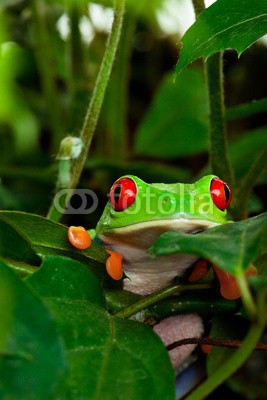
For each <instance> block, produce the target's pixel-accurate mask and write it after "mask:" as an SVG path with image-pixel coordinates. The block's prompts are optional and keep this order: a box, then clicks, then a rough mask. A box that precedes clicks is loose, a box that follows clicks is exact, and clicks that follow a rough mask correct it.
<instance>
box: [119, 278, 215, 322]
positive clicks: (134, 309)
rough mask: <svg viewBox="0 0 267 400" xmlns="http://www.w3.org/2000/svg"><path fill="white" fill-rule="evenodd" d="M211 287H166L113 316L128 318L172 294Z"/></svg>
mask: <svg viewBox="0 0 267 400" xmlns="http://www.w3.org/2000/svg"><path fill="white" fill-rule="evenodd" d="M212 287H213V285H211V284H209V283H196V284H190V285H182V284H174V285H171V286H168V287H166V288H163V289H162V290H159V291H158V292H155V293H152V294H150V295H148V296H145V297H144V298H142V299H141V300H139V301H137V302H136V303H134V304H132V305H130V306H129V307H126V308H125V309H123V310H121V311H119V312H117V313H116V314H115V316H116V317H120V318H129V317H131V316H132V315H135V314H136V313H138V312H139V311H141V310H143V309H144V308H147V307H148V306H150V305H152V304H155V303H157V302H159V301H160V300H163V299H165V298H167V297H169V296H171V295H173V294H176V293H178V292H185V291H188V290H199V289H201V290H202V289H210V288H212Z"/></svg>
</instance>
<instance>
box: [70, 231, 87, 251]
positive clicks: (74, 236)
mask: <svg viewBox="0 0 267 400" xmlns="http://www.w3.org/2000/svg"><path fill="white" fill-rule="evenodd" d="M68 239H69V242H70V243H71V244H72V246H74V247H76V248H77V249H80V250H85V249H88V247H90V246H91V243H92V239H91V236H90V235H89V233H88V232H87V230H86V229H85V228H83V227H82V226H70V227H69V229H68Z"/></svg>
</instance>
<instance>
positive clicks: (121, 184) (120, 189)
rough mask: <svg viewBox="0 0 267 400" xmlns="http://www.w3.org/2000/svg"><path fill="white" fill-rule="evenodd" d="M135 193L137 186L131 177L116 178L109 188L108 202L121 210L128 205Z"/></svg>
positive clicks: (133, 198)
mask: <svg viewBox="0 0 267 400" xmlns="http://www.w3.org/2000/svg"><path fill="white" fill-rule="evenodd" d="M136 193H137V187H136V184H135V183H134V181H133V180H132V179H131V178H121V179H119V180H117V181H116V182H115V183H114V184H113V186H112V187H111V189H110V202H111V205H112V207H113V208H114V210H116V211H123V210H126V208H128V207H130V206H131V205H132V204H133V202H134V200H135V198H136Z"/></svg>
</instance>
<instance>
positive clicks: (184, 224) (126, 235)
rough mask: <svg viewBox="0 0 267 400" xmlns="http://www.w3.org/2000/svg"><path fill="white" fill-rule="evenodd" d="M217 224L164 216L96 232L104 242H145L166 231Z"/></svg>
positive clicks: (188, 230) (190, 230)
mask: <svg viewBox="0 0 267 400" xmlns="http://www.w3.org/2000/svg"><path fill="white" fill-rule="evenodd" d="M216 225H219V224H218V223H217V222H214V221H208V220H204V219H199V218H195V219H194V218H192V219H188V218H172V219H168V218H164V219H157V220H153V221H143V222H137V223H134V224H132V225H127V226H122V227H119V228H114V229H112V230H109V231H107V232H103V233H102V234H98V236H99V238H100V239H102V240H103V241H104V242H108V243H113V242H114V241H115V242H117V241H118V240H122V241H124V240H126V241H128V242H135V241H137V242H139V240H140V241H143V240H144V237H145V238H146V242H148V243H151V244H152V243H153V241H154V240H155V239H156V238H157V237H159V236H160V235H161V234H163V233H164V232H167V231H180V232H183V233H191V234H193V233H197V232H201V231H204V230H206V229H209V228H211V227H213V226H216Z"/></svg>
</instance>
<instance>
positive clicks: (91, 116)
mask: <svg viewBox="0 0 267 400" xmlns="http://www.w3.org/2000/svg"><path fill="white" fill-rule="evenodd" d="M124 6H125V0H116V1H115V6H114V21H113V25H112V30H111V33H110V35H109V38H108V41H107V47H106V51H105V54H104V58H103V60H102V64H101V66H100V70H99V73H98V76H97V79H96V84H95V88H94V91H93V94H92V99H91V102H90V104H89V107H88V110H87V113H86V116H85V120H84V124H83V128H82V132H81V135H80V138H81V139H82V141H83V145H84V147H83V149H82V152H81V154H80V156H79V157H78V158H77V159H76V160H75V161H74V163H73V169H72V179H71V184H70V187H71V188H75V187H76V186H77V184H78V182H79V179H80V176H81V173H82V170H83V167H84V164H85V161H86V158H87V154H88V150H89V148H90V145H91V141H92V138H93V134H94V131H95V127H96V124H97V121H98V117H99V114H100V110H101V107H102V104H103V100H104V95H105V92H106V88H107V84H108V81H109V77H110V74H111V70H112V66H113V62H114V59H115V55H116V51H117V47H118V43H119V38H120V33H121V28H122V22H123V15H124Z"/></svg>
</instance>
